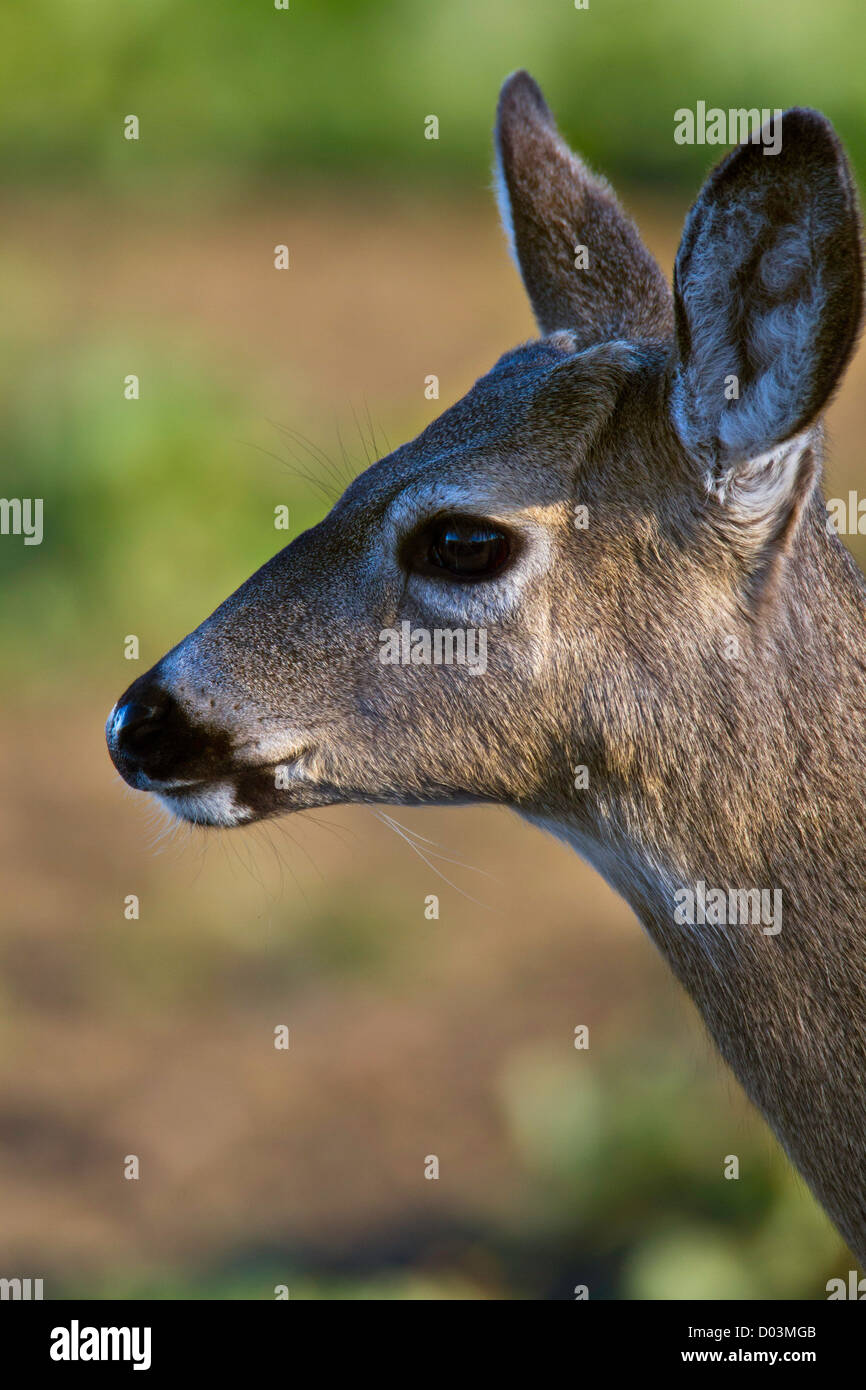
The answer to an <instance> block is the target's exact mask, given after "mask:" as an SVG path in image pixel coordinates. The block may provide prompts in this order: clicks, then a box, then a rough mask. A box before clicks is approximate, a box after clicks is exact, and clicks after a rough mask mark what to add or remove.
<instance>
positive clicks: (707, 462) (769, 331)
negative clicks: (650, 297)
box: [671, 109, 862, 525]
mask: <svg viewBox="0 0 866 1390" xmlns="http://www.w3.org/2000/svg"><path fill="white" fill-rule="evenodd" d="M777 119H778V120H779V121H780V122H781V127H780V128H778V127H773V125H772V124H771V126H770V127H769V128H765V130H764V131H763V132H762V135H761V140H760V141H756V142H755V143H750V144H745V145H740V146H738V147H737V149H735V150H733V151H732V153H731V154H729V155H728V156H727V157H726V158H725V159H723V160H722V162H721V164H719V165H718V166H717V167H716V169H715V170H714V171H713V173H712V174H711V175H710V177H709V179H708V180H707V182H706V184H705V185H704V188H703V190H702V191H701V193H700V195H699V197H698V200H697V202H696V203H695V205H694V207H693V208H692V210H691V212H690V214H689V216H688V219H687V221H686V225H685V231H684V232H683V238H682V241H681V243H680V248H679V251H678V253H677V259H676V268H675V271H674V307H675V315H676V338H677V346H676V366H675V371H674V380H673V389H672V396H671V404H672V412H673V418H674V423H675V425H676V428H677V431H678V433H679V435H680V438H681V439H682V441H683V443H684V444H685V445H686V447H687V449H688V450H689V451H690V452H691V453H692V454H693V455H694V456H695V457H696V458H697V459H698V460H700V462H701V463H702V464H703V465H704V467H705V468H706V470H707V475H708V477H707V480H708V484H709V485H710V487H711V488H715V489H716V490H717V491H718V492H719V495H720V496H722V497H725V498H728V499H729V500H736V501H738V502H739V505H740V509H741V510H742V509H743V508H745V509H746V510H747V511H750V512H751V514H752V517H753V519H756V520H757V519H758V518H759V517H760V516H761V513H762V511H763V513H764V519H765V520H768V521H769V520H770V518H771V515H772V514H773V513H775V521H776V523H777V524H778V525H780V524H783V522H784V516H782V515H779V513H780V511H781V510H783V509H784V508H785V507H786V506H788V507H789V506H790V504H791V499H792V498H794V497H795V496H796V495H798V494H802V493H803V490H804V489H803V480H802V477H801V476H800V474H801V470H802V466H805V465H804V464H802V463H801V460H804V459H807V457H808V455H809V453H810V451H809V450H803V449H802V448H801V447H800V445H801V444H802V442H803V440H804V431H806V430H807V429H808V427H809V426H810V425H812V424H813V422H814V421H815V420H816V418H817V416H818V415H819V414H820V412H821V411H822V409H823V408H824V406H825V405H826V404H827V401H828V399H829V397H830V395H831V393H832V391H833V389H834V388H835V386H836V385H837V384H838V382H839V380H840V378H841V376H842V372H843V371H844V368H845V365H846V363H847V361H848V359H849V357H850V356H851V352H852V350H853V347H854V344H855V340H856V336H857V331H858V328H859V325H860V319H861V312H862V269H861V258H860V231H859V220H858V214H857V204H856V197H855V193H854V185H853V181H852V178H851V174H850V171H849V169H848V166H847V163H846V160H845V156H844V154H843V152H842V148H841V146H840V144H839V141H838V140H837V138H836V136H835V134H834V132H833V129H832V127H831V126H830V123H829V122H828V121H827V120H826V119H825V117H823V116H822V115H820V114H819V113H818V112H817V111H806V110H796V109H795V110H791V111H788V112H786V113H785V115H784V116H783V117H779V118H777ZM780 140H781V145H779V141H780ZM774 148H775V149H777V150H778V152H777V153H772V152H771V151H772V150H773V149H774ZM808 466H809V467H810V468H811V467H812V464H811V461H809V462H808Z"/></svg>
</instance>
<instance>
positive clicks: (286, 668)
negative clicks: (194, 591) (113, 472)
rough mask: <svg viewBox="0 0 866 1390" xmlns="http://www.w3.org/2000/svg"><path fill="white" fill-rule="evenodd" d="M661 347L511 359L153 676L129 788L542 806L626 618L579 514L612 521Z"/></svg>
mask: <svg viewBox="0 0 866 1390" xmlns="http://www.w3.org/2000/svg"><path fill="white" fill-rule="evenodd" d="M639 359H640V354H637V353H636V352H635V351H634V349H632V348H630V347H629V346H628V345H626V344H617V345H608V346H606V347H603V348H599V349H590V350H588V351H586V352H583V353H577V352H575V350H574V343H573V339H572V338H571V336H570V335H569V334H556V335H553V336H552V337H551V338H549V339H547V340H545V341H543V342H541V343H536V344H530V345H528V346H526V347H524V348H520V349H518V350H517V351H515V352H513V353H510V354H508V355H507V356H506V357H504V358H503V359H502V360H501V361H500V363H498V364H497V366H496V367H495V368H494V369H493V371H492V372H491V373H489V375H488V376H487V377H485V378H483V379H482V380H481V381H480V382H479V383H478V384H477V385H476V386H475V388H474V389H473V390H472V391H471V392H470V393H469V395H468V396H467V397H466V398H465V399H464V400H462V401H460V402H459V403H458V404H457V405H456V406H454V407H452V408H451V409H450V410H449V411H447V412H446V413H445V414H444V415H443V416H442V417H441V418H440V419H439V420H437V421H435V422H434V424H432V425H431V426H430V427H429V428H428V429H427V430H426V431H425V432H424V433H423V434H422V435H421V436H420V437H419V438H418V439H417V440H415V441H414V442H413V443H412V444H409V445H406V446H404V447H403V448H402V449H399V450H398V451H397V452H396V453H394V454H392V455H390V456H389V457H388V458H385V459H383V460H381V461H380V462H379V463H377V464H375V465H374V466H373V467H372V468H370V469H369V470H368V471H367V472H366V473H364V474H363V475H362V476H361V477H360V478H358V479H357V480H356V481H355V483H353V484H352V486H351V487H350V488H349V489H348V491H347V492H346V493H345V494H344V496H343V497H342V498H341V500H340V501H339V502H338V503H337V505H336V506H335V507H334V509H333V511H332V512H331V513H330V515H329V516H327V517H326V518H325V520H324V521H322V522H321V523H320V524H319V525H318V526H316V527H314V528H313V529H312V530H310V531H308V532H306V533H305V534H303V535H301V536H299V537H298V539H297V540H295V541H294V542H293V543H292V544H291V545H289V546H287V547H286V549H285V550H283V551H281V552H280V553H279V554H278V555H276V556H275V557H274V558H273V559H272V560H271V561H270V562H269V563H268V564H266V565H265V566H264V567H263V568H262V569H261V570H259V571H258V572H257V573H256V574H254V575H253V576H252V577H251V578H250V579H249V580H248V581H247V582H246V583H245V584H244V585H243V586H242V587H241V588H240V589H239V590H238V591H237V592H236V593H235V594H233V595H232V596H231V597H230V598H229V599H227V600H226V601H225V602H224V603H223V604H222V605H221V607H220V608H218V609H217V610H216V612H215V613H214V614H213V615H212V616H211V617H210V618H208V619H207V621H206V622H204V623H203V624H202V625H201V627H199V628H198V629H196V631H195V632H193V633H191V634H190V635H189V636H188V637H187V638H186V639H185V640H184V641H183V642H181V643H180V644H179V645H178V646H177V647H175V648H174V649H173V650H172V651H171V652H169V653H168V654H167V655H166V656H165V657H164V658H163V659H162V661H160V662H159V663H158V664H157V665H156V666H155V667H153V668H152V670H150V671H148V672H147V673H146V674H145V675H143V676H141V677H140V678H139V679H138V680H137V681H135V682H134V683H133V685H131V686H130V688H129V689H128V690H127V691H126V693H125V694H124V696H123V697H122V698H121V700H120V701H119V702H118V704H117V706H116V707H115V709H114V711H113V712H112V715H111V717H110V719H109V724H108V738H109V747H110V749H111V753H112V757H113V759H114V761H115V764H116V766H117V768H118V770H119V771H120V772H121V773H122V775H123V776H124V777H125V779H126V780H127V781H128V782H129V783H130V784H131V785H132V786H134V787H137V788H139V789H141V790H145V791H150V792H152V793H155V794H156V795H157V796H159V797H160V799H161V800H162V801H163V802H164V804H165V805H167V806H168V807H170V808H171V809H172V810H173V811H175V812H176V813H177V814H178V815H179V816H180V817H182V818H184V819H186V820H189V821H193V822H196V823H199V824H206V825H234V824H242V823H246V822H249V821H251V820H255V819H259V818H261V817H265V816H272V815H278V814H281V813H283V812H286V811H292V810H298V809H302V808H305V807H311V806H321V805H327V804H329V803H332V802H338V801H370V802H393V803H403V804H413V803H441V802H448V801H451V802H459V801H479V800H480V801H484V800H490V801H497V802H506V803H520V802H525V801H527V800H528V799H532V798H533V797H534V796H535V795H536V793H537V792H538V789H539V787H540V785H541V784H542V783H544V782H546V780H547V779H548V778H549V777H550V775H551V768H552V764H553V763H554V762H555V761H556V760H557V759H558V758H560V757H561V748H560V745H561V742H562V740H561V730H559V729H558V728H557V711H558V710H560V709H561V708H562V693H563V688H565V687H566V686H567V685H568V684H569V683H571V685H572V691H573V682H574V679H575V676H576V674H580V673H582V675H581V679H583V678H584V677H585V676H586V673H587V672H588V671H590V670H591V669H592V666H593V660H592V648H593V643H594V637H593V632H594V629H595V628H596V627H597V626H598V625H600V624H601V625H604V623H605V621H607V622H608V624H610V622H611V620H612V618H613V616H614V615H613V614H608V615H607V617H605V615H604V614H603V612H602V609H603V607H604V604H603V602H602V601H601V600H600V594H599V586H598V584H597V575H596V564H597V561H596V560H595V559H594V558H593V553H592V547H591V546H589V547H588V545H587V538H588V537H590V536H592V535H593V528H592V527H587V526H586V525H585V524H584V517H583V514H582V513H581V511H580V510H579V508H580V507H582V506H584V505H586V506H587V508H588V510H590V511H591V512H592V513H593V521H594V522H595V521H596V520H598V521H599V522H600V520H601V514H600V512H599V508H598V504H597V501H596V500H595V499H597V498H598V497H599V495H600V490H603V488H604V481H603V474H604V471H605V470H606V467H607V465H606V464H605V462H604V451H603V450H602V451H600V452H598V451H594V445H595V443H596V441H597V439H598V438H599V435H600V434H601V433H602V432H603V429H604V426H605V424H606V423H607V422H608V421H609V419H610V416H611V413H612V410H613V407H614V403H615V401H616V399H617V396H618V395H619V393H620V392H621V390H622V389H623V385H624V383H625V382H626V381H627V380H629V378H630V375H631V376H632V378H633V379H634V380H637V374H638V373H639V372H640V371H641V363H640V360H639ZM651 362H652V354H650V364H651ZM644 370H646V367H644ZM611 486H613V483H612V484H611ZM584 495H586V496H587V498H590V496H591V497H592V499H593V500H592V501H588V503H587V504H584V503H578V501H577V498H579V497H581V496H584ZM615 510H616V507H615V505H612V506H611V508H610V511H611V513H613V512H615ZM601 592H602V596H603V590H602V591H601ZM581 616H582V619H583V624H582V628H581V623H580V621H579V619H580V618H581ZM584 649H585V650H584Z"/></svg>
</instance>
